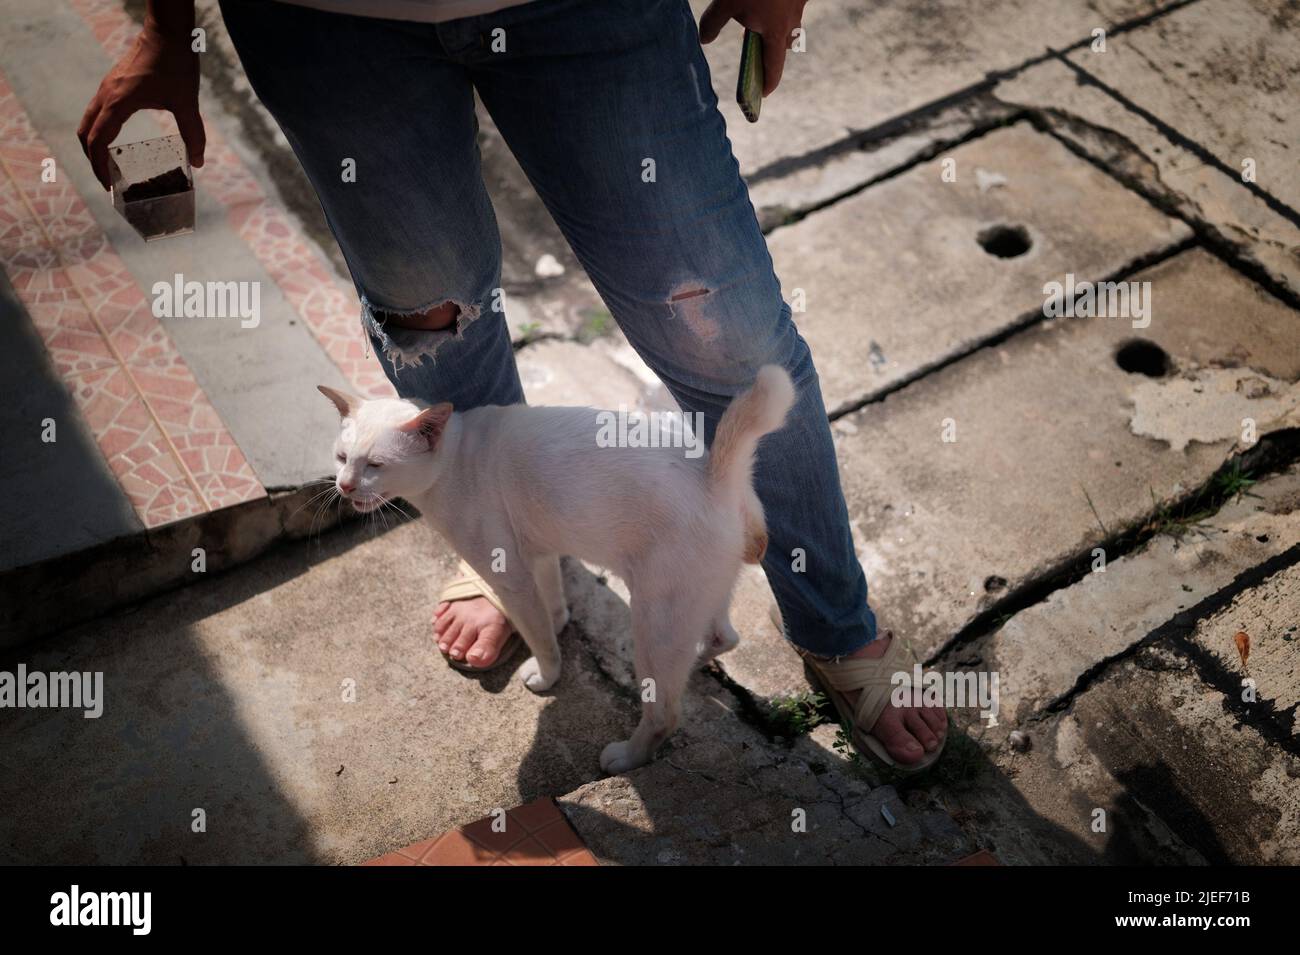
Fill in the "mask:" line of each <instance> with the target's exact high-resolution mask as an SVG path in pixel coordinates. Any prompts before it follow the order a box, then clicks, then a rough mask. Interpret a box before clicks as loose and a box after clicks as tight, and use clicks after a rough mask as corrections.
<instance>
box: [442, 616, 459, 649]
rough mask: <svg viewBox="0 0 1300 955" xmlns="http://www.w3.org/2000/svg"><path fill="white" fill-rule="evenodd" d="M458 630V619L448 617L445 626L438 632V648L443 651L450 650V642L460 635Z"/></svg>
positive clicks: (453, 641)
mask: <svg viewBox="0 0 1300 955" xmlns="http://www.w3.org/2000/svg"><path fill="white" fill-rule="evenodd" d="M460 631H461V622H460V621H459V620H452V619H449V620H448V621H447V626H446V627H444V628H443V630H442V632H441V633H439V634H438V649H439V650H440V651H442V652H443V653H446V652H447V651H448V650H450V649H451V646H452V644H453V643H455V642H456V638H457V637H459V636H460Z"/></svg>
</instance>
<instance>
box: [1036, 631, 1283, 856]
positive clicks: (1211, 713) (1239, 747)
mask: <svg viewBox="0 0 1300 955" xmlns="http://www.w3.org/2000/svg"><path fill="white" fill-rule="evenodd" d="M1044 742H1045V743H1049V745H1050V752H1044V753H1042V754H1040V755H1039V756H1038V757H1037V759H1036V760H1035V761H1041V762H1042V763H1044V764H1045V765H1044V767H1043V769H1044V771H1043V772H1040V773H1037V774H1036V778H1035V779H1033V780H1032V785H1033V786H1034V787H1035V788H1037V787H1038V786H1045V787H1046V786H1050V787H1053V788H1055V789H1057V790H1058V793H1059V791H1060V790H1065V791H1066V792H1067V793H1068V794H1069V796H1070V797H1071V803H1072V805H1073V811H1072V812H1070V813H1068V814H1067V815H1066V816H1065V817H1064V818H1062V819H1060V820H1058V821H1059V822H1060V823H1061V824H1063V825H1064V826H1065V827H1067V828H1070V827H1072V828H1073V829H1074V830H1075V832H1076V833H1077V834H1078V835H1079V837H1080V838H1084V839H1089V840H1091V841H1093V842H1095V843H1099V844H1100V845H1101V846H1102V847H1103V859H1104V860H1105V861H1108V862H1130V861H1142V860H1144V859H1146V860H1149V861H1157V860H1158V859H1159V858H1161V856H1162V855H1163V853H1162V854H1161V855H1158V856H1156V857H1155V858H1152V848H1151V847H1150V845H1149V843H1150V842H1151V841H1152V840H1151V838H1150V836H1149V833H1152V832H1162V833H1164V834H1168V833H1176V834H1177V841H1178V842H1179V843H1182V844H1183V845H1185V846H1187V847H1188V849H1190V850H1192V851H1193V852H1194V853H1196V854H1197V855H1198V856H1200V857H1201V858H1203V859H1204V860H1205V861H1207V862H1209V863H1211V864H1219V865H1222V864H1269V865H1294V864H1296V862H1297V860H1300V837H1297V832H1300V787H1297V786H1296V780H1297V779H1300V759H1297V757H1296V754H1295V752H1294V747H1289V748H1288V747H1283V746H1280V745H1277V744H1276V743H1275V742H1273V741H1270V740H1269V739H1268V738H1267V737H1266V736H1265V735H1264V734H1263V733H1261V731H1260V728H1259V726H1258V724H1257V721H1256V719H1254V718H1253V717H1252V716H1251V715H1250V713H1249V712H1248V711H1243V710H1242V709H1241V707H1240V706H1238V705H1237V704H1236V701H1235V699H1234V698H1233V697H1232V696H1229V695H1226V694H1225V693H1224V692H1222V691H1221V689H1219V688H1217V687H1215V686H1212V685H1208V684H1207V683H1205V682H1203V681H1202V679H1201V678H1200V674H1199V673H1198V671H1197V668H1196V666H1195V665H1194V663H1193V662H1192V660H1190V659H1189V658H1188V656H1187V655H1186V654H1184V653H1181V652H1179V650H1178V648H1176V647H1173V646H1169V645H1159V646H1153V647H1150V648H1144V649H1143V650H1141V651H1140V652H1139V653H1138V654H1137V655H1136V656H1135V657H1134V659H1133V660H1131V661H1125V663H1124V664H1123V665H1121V666H1120V667H1118V668H1117V669H1116V670H1115V672H1114V673H1112V674H1108V675H1107V677H1106V679H1105V680H1104V681H1102V682H1101V683H1099V684H1097V685H1096V686H1095V687H1093V688H1091V689H1090V690H1089V691H1088V692H1087V693H1085V694H1083V695H1081V696H1080V697H1079V699H1078V701H1077V702H1076V703H1075V706H1074V708H1073V711H1072V712H1071V713H1069V714H1066V715H1065V716H1063V717H1061V719H1060V720H1059V722H1058V724H1057V726H1056V727H1055V728H1054V736H1052V737H1048V738H1047V739H1045V740H1044ZM1043 748H1044V749H1045V750H1047V749H1048V748H1049V747H1048V746H1044V747H1043ZM1053 770H1054V771H1053ZM1027 775H1028V774H1022V776H1021V777H1019V778H1018V779H1017V783H1018V784H1022V785H1023V790H1022V791H1024V790H1029V788H1030V785H1031V780H1029V779H1027V778H1025V777H1026V776H1027ZM1022 781H1023V782H1022ZM1026 794H1027V796H1029V795H1030V794H1029V793H1028V792H1027V793H1026ZM1034 795H1036V794H1034ZM1052 798H1053V799H1057V798H1059V795H1058V796H1053V797H1052ZM1030 803H1031V804H1035V803H1036V799H1035V798H1034V797H1033V796H1030ZM1036 808H1037V807H1036ZM1097 809H1103V810H1105V812H1106V817H1107V829H1106V831H1105V832H1104V833H1093V832H1092V831H1091V825H1092V821H1093V818H1094V813H1095V811H1096V810H1097ZM1164 838H1168V836H1167V835H1165V836H1164Z"/></svg>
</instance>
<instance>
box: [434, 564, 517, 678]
mask: <svg viewBox="0 0 1300 955" xmlns="http://www.w3.org/2000/svg"><path fill="white" fill-rule="evenodd" d="M475 597H482V598H484V599H485V600H486V601H487V602H488V603H490V604H491V605H492V606H494V607H496V608H497V609H498V610H500V611H501V616H503V617H505V618H506V623H509V622H510V618H509V615H508V614H506V608H505V607H504V606H503V605H502V603H501V600H500V598H499V597H497V595H496V594H495V593H493V592H492V588H491V587H490V586H489V585H488V582H487V581H486V580H484V579H483V578H482V577H480V576H479V575H478V574H477V573H476V572H475V571H474V568H472V567H471V566H470V565H469V564H467V563H465V562H464V561H463V560H462V561H461V562H460V576H459V577H455V578H453V579H452V580H450V581H449V582H448V583H447V586H445V587H443V588H442V593H440V594H438V603H443V602H444V601H445V602H447V603H454V602H455V601H457V600H473V599H474V598H475ZM523 642H524V638H523V637H521V636H520V635H519V631H517V630H513V629H512V630H511V631H510V636H508V637H506V642H505V643H504V644H502V646H501V653H500V654H498V656H497V658H496V659H495V660H493V661H492V662H491V663H489V664H488V665H487V666H485V667H479V666H474V665H473V664H472V663H467V662H465V661H464V660H454V659H452V658H451V657H450V656H448V655H447V654H446V653H443V654H442V658H443V659H444V660H446V661H447V664H448V666H451V667H454V668H455V669H457V670H464V671H465V672H467V673H486V672H487V671H488V670H495V669H496V668H497V667H499V666H501V665H502V664H503V663H507V662H509V660H510V658H511V657H512V656H514V655H515V651H516V650H518V649H519V646H520V644H522V643H523ZM439 652H441V651H439Z"/></svg>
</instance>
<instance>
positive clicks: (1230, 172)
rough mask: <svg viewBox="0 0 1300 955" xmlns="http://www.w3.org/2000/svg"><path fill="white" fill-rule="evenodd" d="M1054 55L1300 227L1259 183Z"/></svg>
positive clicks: (1297, 216)
mask: <svg viewBox="0 0 1300 955" xmlns="http://www.w3.org/2000/svg"><path fill="white" fill-rule="evenodd" d="M1053 55H1054V56H1055V58H1056V59H1057V60H1058V61H1059V62H1060V63H1062V64H1064V65H1065V66H1066V68H1068V69H1069V70H1071V71H1072V72H1073V73H1074V74H1075V76H1076V77H1077V78H1078V80H1079V82H1080V83H1081V84H1082V85H1084V86H1092V87H1095V88H1097V89H1099V90H1101V91H1102V92H1103V93H1105V94H1106V95H1107V96H1109V97H1110V98H1111V99H1113V100H1114V101H1115V102H1116V103H1118V104H1119V105H1120V106H1122V107H1124V109H1126V110H1128V111H1129V112H1130V113H1132V114H1133V115H1135V116H1138V117H1140V118H1141V119H1143V120H1145V121H1146V122H1148V123H1150V124H1151V125H1152V126H1154V127H1155V128H1156V130H1157V131H1158V132H1159V133H1160V134H1161V135H1162V136H1164V137H1165V138H1166V139H1168V140H1169V141H1170V142H1172V143H1174V144H1175V145H1177V146H1181V147H1182V148H1183V149H1185V150H1187V151H1188V152H1190V153H1191V154H1192V155H1194V156H1196V157H1197V158H1198V159H1200V160H1201V161H1202V162H1204V163H1205V164H1206V165H1208V166H1212V167H1213V168H1215V169H1217V170H1219V171H1220V172H1222V173H1223V174H1224V175H1226V176H1228V177H1229V178H1230V179H1232V180H1233V181H1234V182H1236V183H1239V184H1240V185H1241V187H1242V188H1244V189H1246V190H1247V191H1248V192H1250V193H1252V194H1253V195H1254V196H1255V197H1256V198H1258V199H1260V200H1261V201H1262V202H1263V203H1264V204H1265V205H1266V206H1268V207H1269V208H1270V209H1271V210H1273V211H1274V212H1276V213H1277V214H1278V215H1280V216H1281V217H1282V218H1284V219H1286V220H1288V221H1289V222H1291V224H1292V225H1295V226H1297V227H1300V211H1297V210H1295V209H1293V208H1291V207H1290V206H1289V205H1287V204H1286V203H1285V202H1283V201H1282V200H1281V199H1279V198H1277V197H1276V196H1274V195H1273V194H1272V193H1270V192H1269V191H1268V190H1266V189H1264V188H1263V187H1261V186H1260V185H1259V183H1256V182H1246V181H1244V180H1242V179H1241V176H1240V174H1239V171H1238V170H1236V169H1233V168H1232V167H1231V166H1229V165H1228V164H1227V163H1225V162H1223V161H1222V160H1221V159H1219V157H1218V156H1216V155H1214V153H1213V152H1211V151H1210V150H1209V149H1208V148H1206V147H1205V146H1203V145H1201V144H1200V143H1198V142H1197V141H1196V140H1194V139H1192V138H1191V137H1190V136H1188V135H1187V134H1185V133H1183V132H1181V131H1180V130H1178V129H1176V128H1175V127H1173V126H1170V125H1169V124H1168V123H1166V122H1165V121H1164V120H1162V119H1161V118H1160V117H1159V116H1156V115H1155V114H1154V113H1152V112H1151V111H1149V110H1147V109H1145V108H1144V107H1142V106H1139V105H1138V104H1137V103H1135V102H1133V100H1131V99H1129V98H1128V97H1127V96H1125V95H1124V94H1123V93H1121V92H1120V91H1119V90H1117V89H1115V88H1114V87H1113V86H1111V85H1109V84H1108V83H1106V82H1104V81H1102V80H1100V79H1098V78H1097V77H1096V76H1094V75H1093V74H1091V73H1089V72H1088V71H1087V70H1085V69H1084V68H1083V67H1081V66H1079V65H1078V64H1077V63H1074V62H1072V61H1071V60H1070V59H1069V58H1068V57H1066V56H1064V55H1063V53H1062V52H1054V54H1053Z"/></svg>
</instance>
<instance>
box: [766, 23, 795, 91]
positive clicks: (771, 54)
mask: <svg viewBox="0 0 1300 955" xmlns="http://www.w3.org/2000/svg"><path fill="white" fill-rule="evenodd" d="M789 43H790V36H789V34H787V35H785V36H780V35H778V34H776V33H771V34H768V35H766V36H764V37H763V95H764V96H771V95H772V91H773V90H775V89H776V87H777V84H778V83H780V82H781V73H782V72H783V71H784V70H785V54H786V47H787V46H788V45H789Z"/></svg>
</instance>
